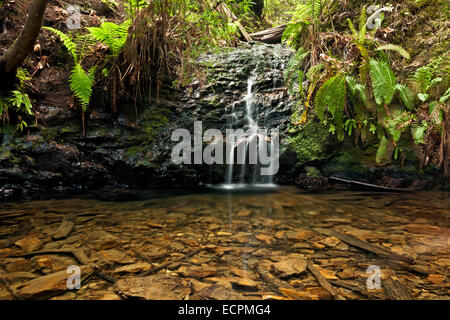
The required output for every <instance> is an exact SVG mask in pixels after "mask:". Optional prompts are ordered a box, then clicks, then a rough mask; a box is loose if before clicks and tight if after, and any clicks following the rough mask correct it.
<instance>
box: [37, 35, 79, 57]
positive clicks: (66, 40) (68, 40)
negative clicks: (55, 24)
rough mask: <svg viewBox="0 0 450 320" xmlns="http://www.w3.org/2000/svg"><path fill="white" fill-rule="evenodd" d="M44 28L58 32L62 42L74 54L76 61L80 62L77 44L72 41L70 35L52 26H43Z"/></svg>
mask: <svg viewBox="0 0 450 320" xmlns="http://www.w3.org/2000/svg"><path fill="white" fill-rule="evenodd" d="M42 28H43V29H46V30H48V31H50V32H53V33H54V34H56V35H57V36H58V37H59V39H60V40H61V41H62V43H63V44H64V46H65V47H66V49H67V50H68V51H69V52H70V54H71V55H72V57H73V59H74V60H75V63H78V59H77V53H76V48H77V45H76V44H75V43H74V42H73V41H72V39H71V38H70V37H69V36H68V35H66V34H64V33H63V32H61V31H59V30H58V29H55V28H51V27H42Z"/></svg>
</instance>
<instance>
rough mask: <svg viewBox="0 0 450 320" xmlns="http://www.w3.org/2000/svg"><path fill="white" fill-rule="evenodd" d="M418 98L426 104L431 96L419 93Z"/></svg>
mask: <svg viewBox="0 0 450 320" xmlns="http://www.w3.org/2000/svg"><path fill="white" fill-rule="evenodd" d="M417 96H418V97H419V99H420V101H422V102H425V101H427V100H428V98H429V97H430V95H429V94H428V93H418V94H417Z"/></svg>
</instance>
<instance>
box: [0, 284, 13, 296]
mask: <svg viewBox="0 0 450 320" xmlns="http://www.w3.org/2000/svg"><path fill="white" fill-rule="evenodd" d="M14 299H15V298H14V296H13V295H12V294H11V293H10V292H9V291H8V290H7V289H6V288H5V287H3V285H2V284H1V283H0V300H14Z"/></svg>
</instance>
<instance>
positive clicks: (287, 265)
mask: <svg viewBox="0 0 450 320" xmlns="http://www.w3.org/2000/svg"><path fill="white" fill-rule="evenodd" d="M306 266H307V262H306V260H303V259H286V260H282V261H280V262H277V263H274V264H272V266H271V268H270V272H272V273H273V274H274V275H275V276H277V277H280V278H288V277H291V276H294V275H299V274H301V273H302V272H304V271H305V270H306Z"/></svg>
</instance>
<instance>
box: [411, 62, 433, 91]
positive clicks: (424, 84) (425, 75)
mask: <svg viewBox="0 0 450 320" xmlns="http://www.w3.org/2000/svg"><path fill="white" fill-rule="evenodd" d="M432 78H433V69H431V68H430V67H428V66H423V67H420V68H419V69H417V70H416V72H415V73H414V82H415V84H416V85H417V87H418V88H419V91H420V93H426V92H427V91H428V89H429V88H430V86H431V79H432Z"/></svg>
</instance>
